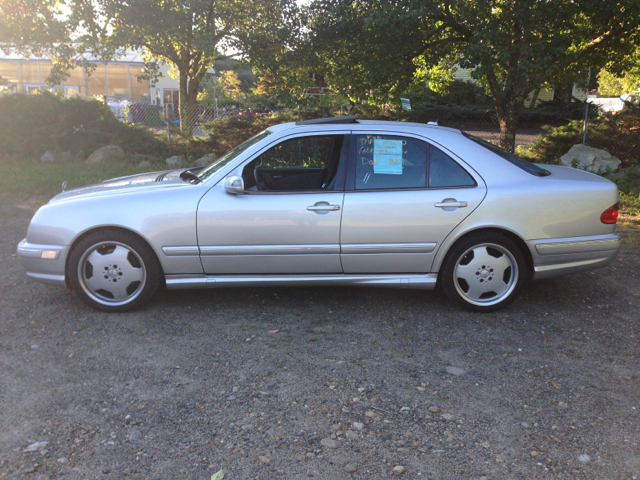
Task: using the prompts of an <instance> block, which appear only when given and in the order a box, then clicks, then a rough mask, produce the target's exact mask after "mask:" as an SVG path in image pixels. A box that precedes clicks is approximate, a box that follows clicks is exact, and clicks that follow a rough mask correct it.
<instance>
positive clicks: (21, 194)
mask: <svg viewBox="0 0 640 480" xmlns="http://www.w3.org/2000/svg"><path fill="white" fill-rule="evenodd" d="M0 168H1V169H2V175H0V202H2V203H12V204H13V203H17V202H25V201H29V202H33V203H46V202H48V201H49V199H50V198H51V197H53V196H54V195H56V194H57V193H60V192H61V191H62V182H65V181H66V182H67V190H69V189H71V188H76V187H81V186H83V185H90V184H92V183H99V182H102V181H104V180H108V179H110V178H116V177H122V176H125V175H133V174H136V173H143V172H153V171H157V170H165V169H166V168H167V167H166V166H163V165H161V164H155V165H154V164H152V165H151V166H149V167H143V168H141V167H138V166H136V165H134V164H132V163H129V164H104V165H85V164H83V163H56V164H53V163H51V164H46V163H41V162H40V161H38V160H36V159H33V158H31V159H29V158H27V159H24V158H18V157H11V156H0Z"/></svg>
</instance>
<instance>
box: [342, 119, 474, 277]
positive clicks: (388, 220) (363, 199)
mask: <svg viewBox="0 0 640 480" xmlns="http://www.w3.org/2000/svg"><path fill="white" fill-rule="evenodd" d="M461 163H462V162H460V161H456V160H454V159H453V155H452V154H450V153H448V152H445V151H444V149H443V148H442V147H440V148H438V147H436V146H435V145H434V144H433V143H430V142H428V141H426V139H424V138H422V137H418V136H410V135H396V134H394V135H386V134H382V133H379V132H369V133H367V132H363V133H360V132H358V133H357V134H356V133H354V134H353V136H352V139H351V151H350V156H349V166H348V174H347V179H346V188H345V198H344V207H343V209H344V211H343V214H342V229H341V238H340V245H341V260H342V266H343V269H344V272H345V273H348V274H356V273H428V272H429V271H430V269H431V264H432V263H433V258H434V256H435V253H436V251H437V249H438V247H439V246H440V245H441V243H442V242H443V241H444V239H445V238H446V237H447V235H449V233H450V232H451V231H452V230H453V229H454V228H455V227H456V226H457V225H458V224H459V223H460V222H462V220H464V219H465V218H466V217H467V216H468V215H469V214H470V213H471V212H472V211H473V210H474V209H475V208H476V207H477V206H478V205H479V204H480V202H482V200H483V199H484V197H485V194H486V186H485V184H484V181H483V180H482V178H481V177H480V176H479V175H477V174H476V173H475V172H473V171H472V170H471V169H470V168H469V167H468V166H467V165H464V166H463V165H462V164H461Z"/></svg>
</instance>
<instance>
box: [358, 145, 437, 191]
mask: <svg viewBox="0 0 640 480" xmlns="http://www.w3.org/2000/svg"><path fill="white" fill-rule="evenodd" d="M427 148H428V145H427V143H426V142H423V141H421V140H416V139H414V138H409V137H400V136H395V135H356V190H371V189H392V188H421V187H422V188H424V187H426V184H427Z"/></svg>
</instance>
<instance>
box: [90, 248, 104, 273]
mask: <svg viewBox="0 0 640 480" xmlns="http://www.w3.org/2000/svg"><path fill="white" fill-rule="evenodd" d="M85 263H90V264H91V265H92V266H93V271H94V273H95V272H96V271H97V270H102V269H104V267H105V266H108V265H109V260H107V259H106V258H105V255H102V254H100V253H98V251H97V250H94V251H93V252H91V254H90V255H89V256H88V257H87V258H86V260H85Z"/></svg>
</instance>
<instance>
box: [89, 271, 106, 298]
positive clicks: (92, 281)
mask: <svg viewBox="0 0 640 480" xmlns="http://www.w3.org/2000/svg"><path fill="white" fill-rule="evenodd" d="M94 268H95V267H94ZM84 283H86V285H87V287H89V289H90V290H91V291H92V292H96V291H98V290H100V289H101V288H104V287H105V285H106V286H108V282H107V281H106V280H105V279H104V278H103V277H102V276H100V275H99V273H98V274H97V275H96V274H95V273H94V275H93V276H92V277H91V278H85V280H84Z"/></svg>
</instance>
